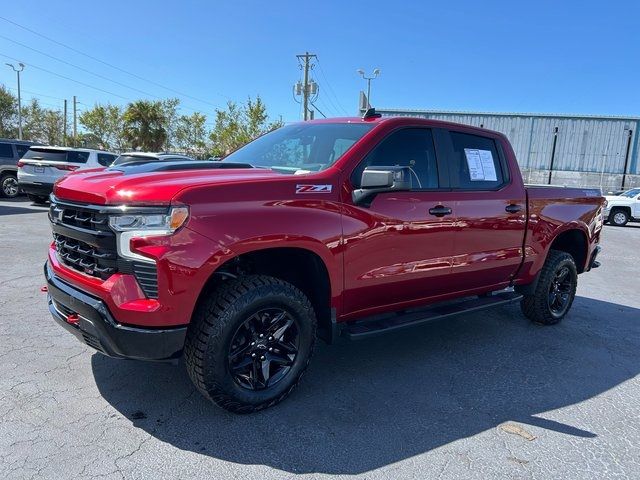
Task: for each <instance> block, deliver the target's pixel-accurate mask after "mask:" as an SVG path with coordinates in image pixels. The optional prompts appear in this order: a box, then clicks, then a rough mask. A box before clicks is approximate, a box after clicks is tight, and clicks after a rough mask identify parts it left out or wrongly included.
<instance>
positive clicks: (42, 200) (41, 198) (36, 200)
mask: <svg viewBox="0 0 640 480" xmlns="http://www.w3.org/2000/svg"><path fill="white" fill-rule="evenodd" d="M27 197H28V198H29V200H31V201H32V202H33V203H37V204H39V205H42V204H44V203H47V197H45V196H44V195H32V194H30V193H29V194H27Z"/></svg>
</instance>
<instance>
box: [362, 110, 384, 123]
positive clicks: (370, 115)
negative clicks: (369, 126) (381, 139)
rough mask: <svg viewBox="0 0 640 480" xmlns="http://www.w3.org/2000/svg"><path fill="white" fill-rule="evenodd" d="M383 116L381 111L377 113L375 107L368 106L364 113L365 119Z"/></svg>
mask: <svg viewBox="0 0 640 480" xmlns="http://www.w3.org/2000/svg"><path fill="white" fill-rule="evenodd" d="M380 117H382V114H381V113H376V109H375V108H373V107H369V108H367V111H366V112H364V115H362V119H363V120H368V119H369V118H380Z"/></svg>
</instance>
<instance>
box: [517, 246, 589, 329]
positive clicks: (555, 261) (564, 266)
mask: <svg viewBox="0 0 640 480" xmlns="http://www.w3.org/2000/svg"><path fill="white" fill-rule="evenodd" d="M577 285H578V271H577V269H576V264H575V262H574V260H573V257H572V256H571V255H569V254H568V253H566V252H561V251H558V250H551V251H550V252H549V255H548V257H547V260H546V261H545V263H544V266H543V267H542V271H541V272H540V278H539V279H538V284H537V285H536V289H535V292H534V293H533V294H532V295H525V296H524V297H523V299H522V302H521V307H522V312H523V313H524V314H525V316H526V317H527V318H529V319H530V320H532V321H534V322H536V323H539V324H542V325H553V324H556V323H558V322H559V321H560V320H562V319H563V318H564V316H565V315H566V314H567V312H568V311H569V309H570V308H571V304H572V303H573V299H574V297H575V295H576V287H577Z"/></svg>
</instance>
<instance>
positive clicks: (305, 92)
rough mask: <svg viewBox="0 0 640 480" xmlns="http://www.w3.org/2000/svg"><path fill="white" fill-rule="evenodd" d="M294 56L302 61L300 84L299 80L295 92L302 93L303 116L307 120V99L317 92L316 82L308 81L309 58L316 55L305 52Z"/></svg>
mask: <svg viewBox="0 0 640 480" xmlns="http://www.w3.org/2000/svg"><path fill="white" fill-rule="evenodd" d="M296 57H297V58H298V60H301V61H302V69H303V71H304V74H303V77H302V78H303V81H302V85H300V83H299V82H298V85H296V94H297V95H300V94H302V109H303V111H304V114H303V118H304V119H305V120H309V119H310V118H309V117H310V112H309V101H310V100H309V99H310V97H311V96H312V95H315V94H316V93H317V92H318V84H317V83H315V82H314V81H310V79H309V71H310V70H311V69H312V68H313V64H312V63H311V60H313V59H314V58H317V56H316V55H314V54H312V53H309V52H305V53H304V54H303V55H296Z"/></svg>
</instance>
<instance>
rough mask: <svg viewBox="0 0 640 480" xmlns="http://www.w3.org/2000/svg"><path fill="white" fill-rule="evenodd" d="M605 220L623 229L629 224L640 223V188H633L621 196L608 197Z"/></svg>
mask: <svg viewBox="0 0 640 480" xmlns="http://www.w3.org/2000/svg"><path fill="white" fill-rule="evenodd" d="M605 198H606V200H607V204H606V206H605V207H604V212H603V215H604V219H605V220H606V221H608V222H609V223H610V224H611V225H615V226H617V227H622V226H624V225H626V224H627V222H640V188H632V189H631V190H627V191H626V192H624V193H621V194H620V195H612V196H610V195H607V196H606V197H605Z"/></svg>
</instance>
